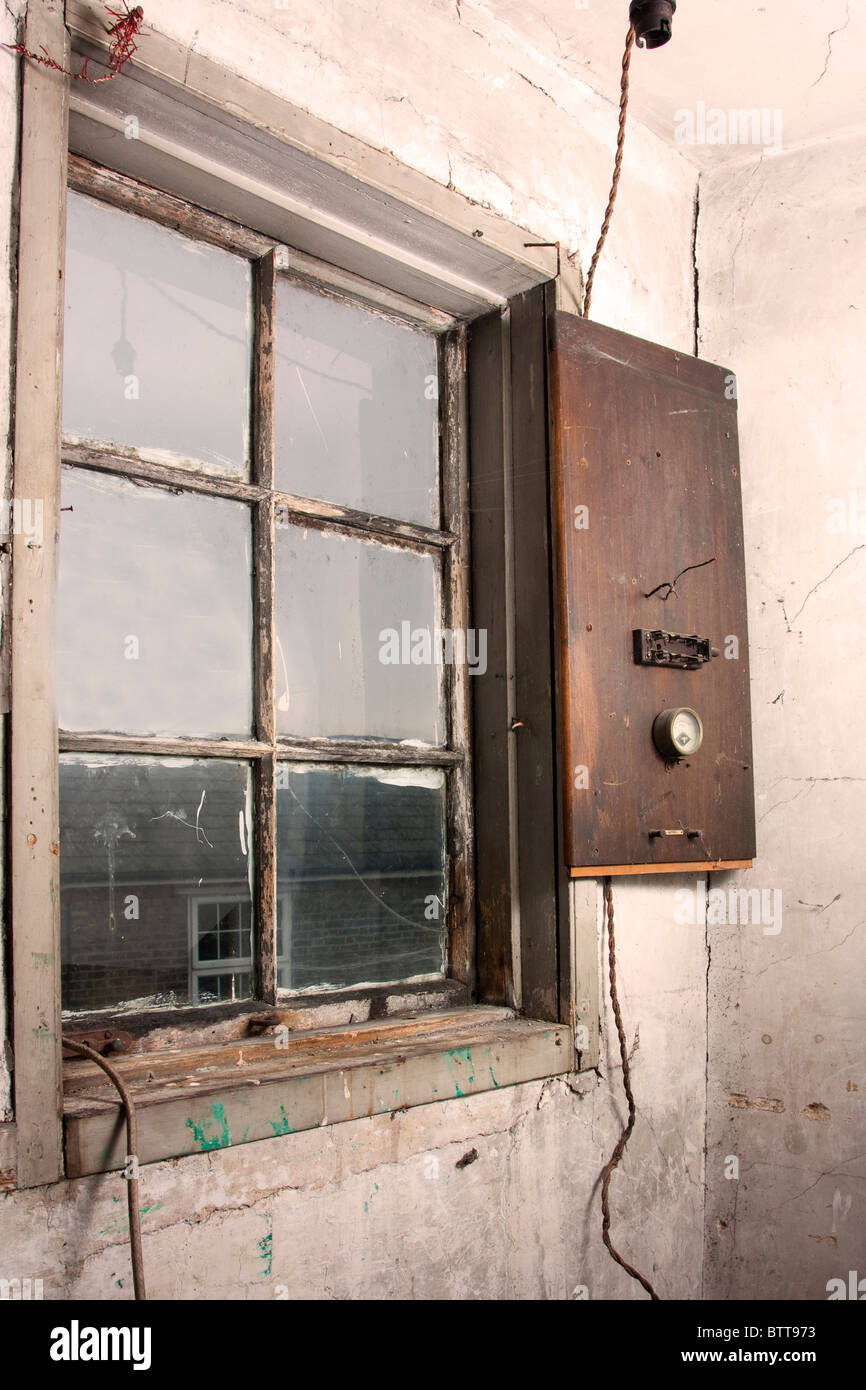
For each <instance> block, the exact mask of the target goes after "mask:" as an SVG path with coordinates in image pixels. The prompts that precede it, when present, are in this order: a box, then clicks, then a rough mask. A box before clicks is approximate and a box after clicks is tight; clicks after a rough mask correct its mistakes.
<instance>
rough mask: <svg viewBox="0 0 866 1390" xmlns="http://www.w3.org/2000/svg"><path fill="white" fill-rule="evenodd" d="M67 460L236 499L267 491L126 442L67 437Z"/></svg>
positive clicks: (157, 483) (172, 488)
mask: <svg viewBox="0 0 866 1390" xmlns="http://www.w3.org/2000/svg"><path fill="white" fill-rule="evenodd" d="M63 462H64V463H67V464H69V463H71V464H74V465H75V466H76V467H78V468H89V469H91V470H93V471H94V472H97V473H113V474H115V475H116V476H117V477H119V478H127V479H129V481H130V482H135V483H139V484H141V485H145V486H146V485H150V486H152V487H163V488H166V489H168V490H169V491H171V492H206V493H209V494H210V495H211V496H214V497H226V498H228V499H229V500H230V501H234V502H258V501H260V500H261V499H262V498H263V497H264V496H265V495H266V494H265V490H264V488H261V487H257V486H256V485H255V484H254V483H246V482H242V481H241V480H240V479H237V480H236V479H233V478H226V477H224V476H223V475H222V474H221V473H213V472H211V473H208V472H206V471H205V470H204V468H203V467H202V465H201V464H200V463H199V462H198V461H197V460H196V459H189V460H180V459H178V462H177V463H176V464H170V463H163V462H159V461H157V460H155V459H152V458H148V457H147V456H146V452H142V451H139V450H138V449H133V448H131V447H130V446H128V445H124V444H108V443H96V442H95V441H92V442H88V443H81V442H79V441H73V440H71V439H69V438H66V439H64V440H63Z"/></svg>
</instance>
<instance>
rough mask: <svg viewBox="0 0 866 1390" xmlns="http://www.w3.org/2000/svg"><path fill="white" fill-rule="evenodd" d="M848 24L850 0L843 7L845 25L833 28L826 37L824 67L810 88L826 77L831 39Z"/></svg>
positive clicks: (831, 48)
mask: <svg viewBox="0 0 866 1390" xmlns="http://www.w3.org/2000/svg"><path fill="white" fill-rule="evenodd" d="M850 23H851V5H850V0H847V2H846V5H845V23H844V24H840V25H838V26H837V28H835V29H831V30H830V32H829V34H828V35H827V56H826V57H825V59H824V67H823V69H822V70H821V72H820V74H819V75H818V77H816V78H815V81H814V82H813V83H812V86H813V87H817V85H818V83H819V82H820V81H821V80H822V79H823V78H825V77H826V76H827V69H828V67H829V66H830V59H831V58H832V56H833V39H834V37H835V36H836V34H841V33H843V32H844V30H845V29H847V28H848V25H849V24H850Z"/></svg>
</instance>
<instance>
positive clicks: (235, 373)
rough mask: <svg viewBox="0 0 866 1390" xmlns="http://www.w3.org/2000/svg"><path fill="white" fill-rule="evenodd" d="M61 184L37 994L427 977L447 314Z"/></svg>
mask: <svg viewBox="0 0 866 1390" xmlns="http://www.w3.org/2000/svg"><path fill="white" fill-rule="evenodd" d="M70 182H71V187H70V191H69V195H68V210H67V261H66V317H65V346H64V361H65V368H64V382H63V441H64V442H63V474H62V504H61V508H62V511H61V536H60V551H59V555H60V561H59V581H58V604H57V643H56V691H57V706H58V722H59V726H60V817H61V923H62V956H63V1004H64V1009H65V1011H66V1012H67V1014H75V1015H78V1014H93V1013H96V1012H101V1011H106V1010H116V1009H121V1010H124V1011H131V1012H133V1013H147V1012H148V1011H150V1010H152V1009H154V1008H157V1009H161V1008H169V1007H178V1006H185V1005H200V1004H205V1003H225V1002H228V1003H232V1004H235V1003H238V1002H239V1001H243V1000H257V1001H265V1002H275V1001H276V1000H277V999H278V997H279V995H280V993H282V992H289V993H297V992H303V991H309V990H311V989H313V990H316V991H322V990H339V989H346V988H349V987H356V988H357V987H362V986H372V985H376V984H379V983H384V982H400V981H418V980H424V981H431V982H435V981H437V980H443V979H444V978H445V976H446V974H447V972H448V970H449V965H450V963H451V956H452V953H453V951H454V939H455V937H458V938H459V937H460V936H461V935H465V933H466V930H467V926H468V923H467V920H466V918H467V911H466V905H467V896H466V894H465V893H464V894H461V895H460V897H459V898H452V895H451V891H450V882H449V879H450V875H449V869H450V866H451V865H452V864H453V862H454V859H455V856H458V857H459V856H461V855H464V854H465V852H466V836H465V831H461V829H460V827H459V826H458V824H457V821H458V817H460V816H461V815H462V816H463V817H464V818H465V808H466V781H467V769H466V750H467V741H466V730H465V714H464V713H463V706H464V705H465V682H464V672H462V671H461V670H460V669H459V667H458V661H457V659H456V658H459V657H460V656H461V655H462V654H463V653H462V649H460V650H458V647H459V643H458V642H457V641H455V637H454V634H453V632H452V624H451V618H452V615H453V614H455V613H459V612H461V611H462V610H463V608H464V606H465V596H464V592H463V591H464V587H465V573H464V569H465V567H463V566H461V564H460V562H459V555H460V550H461V539H462V538H461V533H460V527H461V524H462V523H461V518H460V516H459V512H458V510H457V509H456V508H455V506H454V502H453V500H452V499H453V497H454V474H455V470H456V458H455V442H454V441H455V436H456V432H457V421H456V418H455V404H454V400H455V397H454V392H453V391H452V390H449V388H448V381H449V377H450V378H452V379H453V378H454V377H455V376H456V373H457V367H458V360H459V357H460V354H461V351H462V347H461V336H460V333H459V332H457V331H451V332H446V331H443V329H442V327H441V324H438V325H437V326H436V327H432V326H431V324H430V315H429V313H425V311H424V310H423V308H422V307H421V306H416V305H413V304H412V303H411V302H409V301H403V300H399V301H398V300H397V299H396V298H395V297H393V296H392V297H391V298H390V299H389V302H388V303H387V305H385V306H383V304H382V303H381V302H376V300H375V297H374V291H373V289H372V287H368V286H365V285H363V284H362V283H361V282H357V283H356V285H355V286H354V292H353V293H351V294H347V293H346V292H345V290H341V291H340V292H339V293H338V292H337V291H336V290H335V289H334V287H333V286H332V285H331V284H329V283H328V281H327V278H326V273H325V270H324V268H323V272H322V278H316V277H315V276H314V275H313V274H311V273H310V272H309V269H308V268H307V267H305V273H304V274H303V275H301V274H299V273H297V271H295V270H292V269H289V257H288V254H287V252H286V250H285V248H281V247H276V246H274V245H273V244H269V243H267V242H266V241H264V239H263V238H260V237H257V236H256V234H255V233H252V232H248V231H247V230H245V229H243V228H239V227H237V226H236V225H235V224H233V223H230V222H228V221H225V220H223V219H220V218H218V217H214V216H211V215H209V214H205V213H202V212H200V211H199V210H196V209H194V208H193V207H192V206H191V205H181V206H180V211H179V204H178V200H176V199H169V198H167V197H165V196H163V195H160V194H158V193H155V192H152V191H150V190H147V189H144V188H142V187H141V185H138V184H134V183H133V182H132V181H131V180H126V179H123V178H121V177H120V176H117V175H109V174H107V172H106V171H104V170H100V169H99V168H97V167H95V166H92V165H90V164H89V163H88V162H87V161H85V160H81V159H73V160H72V162H71V176H70ZM106 191H109V193H110V196H109V197H106ZM180 223H182V227H181V226H179V224H180ZM439 317H440V318H441V316H439ZM463 876H464V877H465V873H464V875H463Z"/></svg>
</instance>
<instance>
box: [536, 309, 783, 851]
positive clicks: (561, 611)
mask: <svg viewBox="0 0 866 1390" xmlns="http://www.w3.org/2000/svg"><path fill="white" fill-rule="evenodd" d="M549 354H550V357H549V366H550V427H551V439H550V445H551V464H552V475H553V496H554V516H555V522H556V527H557V531H558V537H557V551H558V554H557V574H556V587H557V611H558V643H559V661H558V679H559V705H560V711H561V715H560V723H561V738H562V748H563V769H564V780H565V833H564V847H565V856H566V863H567V864H568V866H569V867H570V869H571V871H572V873H573V874H577V875H580V874H585V875H588V874H593V875H597V874H600V873H613V872H619V873H647V872H665V871H668V872H671V871H673V870H674V869H677V868H679V869H683V870H688V869H700V868H707V869H708V868H710V867H717V868H718V867H723V866H729V867H736V866H745V865H746V864H748V862H749V861H750V860H751V859H752V856H753V855H754V852H755V820H754V792H753V785H752V740H751V723H750V709H749V661H748V642H747V628H746V589H745V567H744V556H743V527H742V506H741V498H740V479H739V454H738V448H737V406H736V387H735V381H734V377H733V375H732V374H731V373H730V372H727V371H726V370H725V369H724V368H722V367H717V366H713V365H712V364H711V363H709V362H703V361H700V360H699V359H697V358H694V357H689V356H687V355H685V354H682V353H677V352H672V351H670V350H669V349H667V348H662V347H658V346H657V345H655V344H652V343H648V342H644V341H643V340H642V339H640V338H634V337H631V336H630V335H628V334H625V333H619V332H616V331H615V330H613V329H610V328H605V327H603V326H601V325H599V324H595V323H589V322H587V321H586V320H584V319H579V318H575V317H574V316H572V315H570V314H566V313H562V312H555V313H552V314H551V315H550V317H549ZM577 508H586V509H588V510H587V512H586V513H584V512H578V511H576V509H577ZM576 520H577V521H578V525H575V521H576ZM707 561H710V562H711V563H706V562H707ZM689 566H700V567H699V568H693V569H689V568H688V567H689ZM683 571H685V573H683ZM677 575H679V576H680V577H679V578H678V579H677V580H676V585H675V587H673V588H671V587H670V585H671V584H672V582H673V581H674V579H675V577H676V576H677ZM660 586H661V587H660ZM653 591H655V592H653ZM640 629H663V630H665V631H667V632H670V633H675V634H684V635H692V634H695V635H698V636H700V637H703V638H708V639H709V641H710V643H711V646H712V647H713V648H715V649H717V651H718V653H719V654H718V656H715V657H713V658H712V659H711V660H709V661H708V662H705V663H703V664H702V665H701V666H700V667H698V668H697V669H691V670H688V669H677V668H670V667H656V666H649V665H638V664H636V662H635V656H634V637H633V634H634V632H635V630H640ZM735 649H736V652H737V654H736V656H734V655H733V652H734V650H735ZM680 705H685V706H690V707H692V708H693V709H695V710H696V711H697V712H698V714H699V715H700V717H701V719H702V721H703V726H704V738H703V744H702V747H701V748H700V749H699V751H698V752H697V753H696V754H695V755H694V756H693V757H692V758H688V759H682V760H680V761H671V762H666V761H665V759H664V758H663V757H662V756H661V755H660V754H659V753H658V752H657V751H656V747H655V744H654V743H653V739H652V725H653V720H654V719H655V717H656V715H657V714H659V713H660V712H661V711H662V710H664V709H668V708H671V707H674V706H680ZM581 768H585V769H586V774H585V775H584V774H583V773H581V772H580V771H579V769H581ZM584 780H586V782H587V784H588V785H587V786H586V787H583V786H582V785H581V783H582V782H583V781H584ZM689 830H691V831H693V832H694V831H699V832H700V834H699V835H694V834H693V835H692V836H691V837H689V836H688V834H687V833H680V834H674V835H658V834H656V835H655V836H653V835H651V833H650V832H651V831H656V832H658V831H675V832H687V831H689Z"/></svg>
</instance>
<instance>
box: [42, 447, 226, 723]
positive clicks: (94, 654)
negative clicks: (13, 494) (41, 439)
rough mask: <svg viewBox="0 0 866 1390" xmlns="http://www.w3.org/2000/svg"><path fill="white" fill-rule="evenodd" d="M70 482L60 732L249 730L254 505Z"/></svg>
mask: <svg viewBox="0 0 866 1390" xmlns="http://www.w3.org/2000/svg"><path fill="white" fill-rule="evenodd" d="M62 481H63V501H62V505H63V507H64V508H65V509H66V510H64V512H63V514H62V516H61V518H60V519H61V536H60V572H59V581H58V599H57V671H56V690H57V703H58V722H59V725H60V728H61V729H66V730H68V731H70V732H84V731H88V732H92V733H96V732H114V733H126V734H167V735H171V734H176V735H198V736H199V737H202V738H204V737H211V738H221V737H241V738H243V737H247V736H248V735H249V732H250V726H251V720H252V654H251V653H252V584H251V542H250V513H249V508H248V507H246V506H245V505H244V504H243V503H238V502H229V501H225V500H223V499H222V498H216V497H205V496H202V495H201V494H198V493H184V494H183V495H182V496H180V497H178V496H176V495H175V494H174V493H171V492H165V491H163V490H162V489H160V488H154V487H138V486H136V485H135V484H134V483H130V482H127V481H125V480H124V479H121V478H116V477H111V476H110V475H108V474H102V473H89V472H87V471H85V470H83V469H76V468H64V470H63V479H62Z"/></svg>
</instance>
